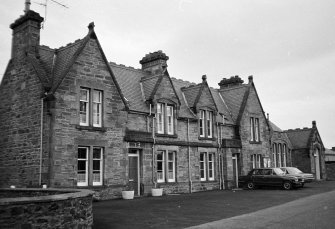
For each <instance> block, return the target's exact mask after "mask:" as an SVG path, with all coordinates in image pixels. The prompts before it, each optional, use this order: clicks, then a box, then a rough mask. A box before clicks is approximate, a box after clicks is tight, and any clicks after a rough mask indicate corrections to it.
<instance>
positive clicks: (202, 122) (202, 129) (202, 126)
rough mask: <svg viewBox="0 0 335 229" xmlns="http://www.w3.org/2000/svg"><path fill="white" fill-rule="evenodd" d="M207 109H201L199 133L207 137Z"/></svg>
mask: <svg viewBox="0 0 335 229" xmlns="http://www.w3.org/2000/svg"><path fill="white" fill-rule="evenodd" d="M205 132H206V130H205V111H204V110H200V118H199V135H200V137H205Z"/></svg>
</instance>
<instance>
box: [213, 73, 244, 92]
mask: <svg viewBox="0 0 335 229" xmlns="http://www.w3.org/2000/svg"><path fill="white" fill-rule="evenodd" d="M243 82H244V81H243V80H242V79H241V78H240V77H239V76H238V75H236V76H231V77H230V78H229V79H227V78H223V79H222V80H221V81H220V83H218V84H219V86H220V89H224V88H230V87H235V86H240V85H242V84H243Z"/></svg>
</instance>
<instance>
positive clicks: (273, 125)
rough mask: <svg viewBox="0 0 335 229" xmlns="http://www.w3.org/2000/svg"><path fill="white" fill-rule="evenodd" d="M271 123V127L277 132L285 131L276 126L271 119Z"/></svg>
mask: <svg viewBox="0 0 335 229" xmlns="http://www.w3.org/2000/svg"><path fill="white" fill-rule="evenodd" d="M269 124H270V128H271V129H272V130H273V131H276V132H283V131H282V130H281V129H280V128H279V127H278V126H276V125H275V124H274V123H273V122H271V121H270V120H269Z"/></svg>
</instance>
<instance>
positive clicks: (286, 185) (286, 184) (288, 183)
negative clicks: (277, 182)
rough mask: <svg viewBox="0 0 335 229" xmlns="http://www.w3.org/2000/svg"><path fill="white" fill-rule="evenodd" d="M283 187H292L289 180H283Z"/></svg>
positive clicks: (287, 188) (286, 188) (288, 188)
mask: <svg viewBox="0 0 335 229" xmlns="http://www.w3.org/2000/svg"><path fill="white" fill-rule="evenodd" d="M283 188H284V189H285V190H290V189H292V183H291V182H289V181H285V182H284V183H283Z"/></svg>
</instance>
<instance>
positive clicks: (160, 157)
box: [156, 151, 165, 182]
mask: <svg viewBox="0 0 335 229" xmlns="http://www.w3.org/2000/svg"><path fill="white" fill-rule="evenodd" d="M156 166H157V182H164V181H165V167H164V151H158V152H157V156H156Z"/></svg>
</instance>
